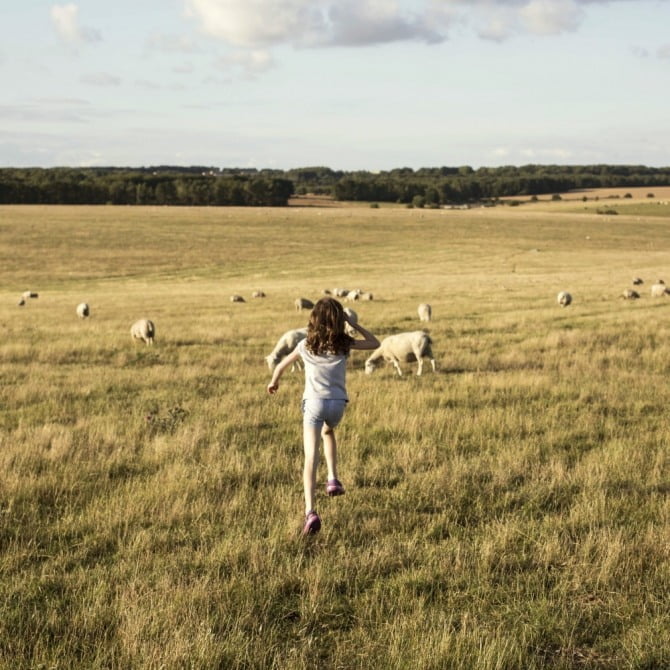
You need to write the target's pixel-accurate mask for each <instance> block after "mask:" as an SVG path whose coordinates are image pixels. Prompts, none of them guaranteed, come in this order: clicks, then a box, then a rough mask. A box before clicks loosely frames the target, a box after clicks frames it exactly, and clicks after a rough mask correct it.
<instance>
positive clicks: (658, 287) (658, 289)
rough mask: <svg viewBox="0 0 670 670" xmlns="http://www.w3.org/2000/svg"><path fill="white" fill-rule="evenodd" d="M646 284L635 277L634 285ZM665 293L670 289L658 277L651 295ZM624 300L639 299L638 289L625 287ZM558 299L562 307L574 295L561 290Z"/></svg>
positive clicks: (566, 304) (655, 296) (662, 294)
mask: <svg viewBox="0 0 670 670" xmlns="http://www.w3.org/2000/svg"><path fill="white" fill-rule="evenodd" d="M642 284H644V279H641V278H640V277H635V279H633V286H640V285H642ZM665 295H670V289H669V288H668V287H667V286H666V285H665V282H664V281H663V280H662V279H657V280H656V283H654V284H652V285H651V297H652V298H661V297H663V296H665ZM620 297H621V298H623V299H624V300H637V299H638V298H639V297H640V294H639V293H638V291H636V290H635V289H632V288H627V289H624V290H623V292H622V293H621V295H620ZM556 301H557V302H558V304H559V305H560V306H561V307H567V306H568V305H569V304H570V303H571V302H572V295H571V294H570V293H568V292H567V291H559V293H558V295H557V296H556Z"/></svg>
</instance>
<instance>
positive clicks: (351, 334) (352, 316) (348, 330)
mask: <svg viewBox="0 0 670 670" xmlns="http://www.w3.org/2000/svg"><path fill="white" fill-rule="evenodd" d="M344 313H345V314H346V315H347V316H348V317H349V321H351V322H352V323H358V314H356V312H354V310H353V309H351V307H345V308H344ZM344 332H345V333H346V334H347V335H349V337H354V336H355V335H356V332H357V331H356V329H355V328H353V327H352V326H350V325H349V324H348V323H345V324H344Z"/></svg>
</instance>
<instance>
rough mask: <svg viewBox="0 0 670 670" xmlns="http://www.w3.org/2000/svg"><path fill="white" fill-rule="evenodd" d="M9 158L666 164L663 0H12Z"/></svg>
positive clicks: (6, 126) (360, 164)
mask: <svg viewBox="0 0 670 670" xmlns="http://www.w3.org/2000/svg"><path fill="white" fill-rule="evenodd" d="M0 87H1V90H2V97H0V166H1V167H28V166H40V167H52V166H76V167H78V166H96V165H102V166H107V165H117V166H149V165H159V164H170V165H208V166H217V167H256V168H279V169H288V168H294V167H306V166H316V165H321V166H327V167H331V168H333V169H342V170H358V169H361V170H386V169H392V168H395V167H411V168H415V169H417V168H420V167H436V166H442V165H447V166H458V165H471V166H473V167H475V168H477V167H481V166H499V165H523V164H527V163H551V164H587V163H629V164H644V165H648V166H657V167H659V166H668V165H670V123H669V122H668V118H669V117H670V0H470V1H467V2H466V1H465V0H411V1H410V0H113V1H112V0H79V1H75V2H67V1H64V2H61V3H54V2H48V1H45V0H4V1H3V3H2V6H1V7H0Z"/></svg>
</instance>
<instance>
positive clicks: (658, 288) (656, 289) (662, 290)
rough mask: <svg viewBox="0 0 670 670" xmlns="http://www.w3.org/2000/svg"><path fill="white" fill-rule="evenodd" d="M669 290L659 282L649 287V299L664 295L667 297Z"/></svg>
mask: <svg viewBox="0 0 670 670" xmlns="http://www.w3.org/2000/svg"><path fill="white" fill-rule="evenodd" d="M668 293H670V289H669V288H668V287H667V286H666V285H665V284H664V283H663V282H662V281H659V282H658V283H657V284H652V286H651V297H652V298H660V297H662V296H664V295H668Z"/></svg>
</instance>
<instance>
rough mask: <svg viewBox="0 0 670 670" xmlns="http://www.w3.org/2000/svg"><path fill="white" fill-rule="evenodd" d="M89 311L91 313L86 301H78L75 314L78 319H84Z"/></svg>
mask: <svg viewBox="0 0 670 670" xmlns="http://www.w3.org/2000/svg"><path fill="white" fill-rule="evenodd" d="M90 313H91V310H90V309H89V306H88V303H86V302H80V303H79V304H78V305H77V316H78V317H79V318H80V319H85V318H86V317H87V316H88V315H89V314H90Z"/></svg>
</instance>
